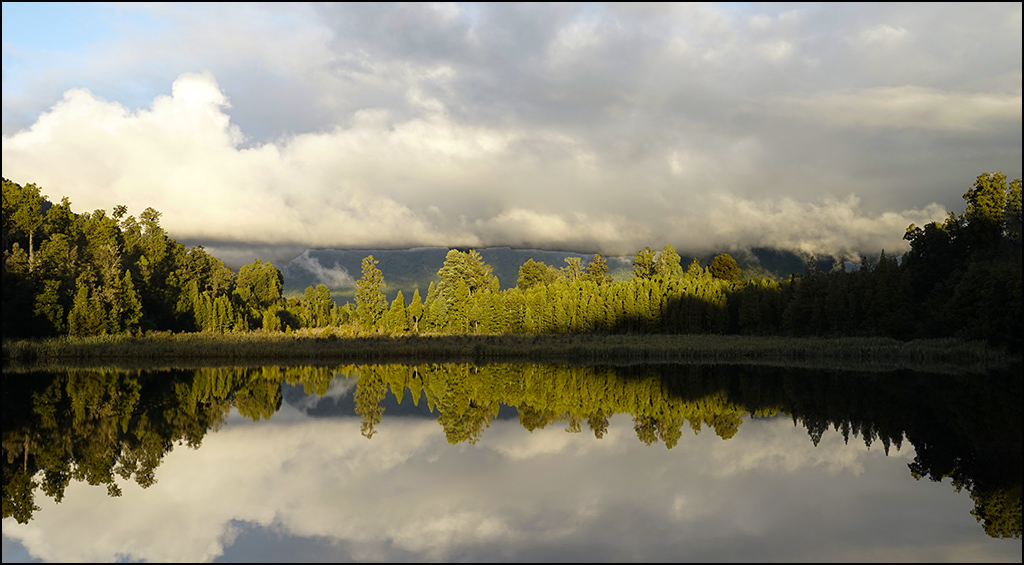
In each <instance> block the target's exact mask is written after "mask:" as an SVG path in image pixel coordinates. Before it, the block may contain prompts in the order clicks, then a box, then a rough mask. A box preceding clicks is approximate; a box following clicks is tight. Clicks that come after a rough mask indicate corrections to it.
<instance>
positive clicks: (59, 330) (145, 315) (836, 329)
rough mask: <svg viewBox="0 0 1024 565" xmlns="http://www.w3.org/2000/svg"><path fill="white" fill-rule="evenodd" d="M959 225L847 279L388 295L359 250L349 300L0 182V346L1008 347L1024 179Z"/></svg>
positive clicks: (813, 272) (639, 262) (550, 285)
mask: <svg viewBox="0 0 1024 565" xmlns="http://www.w3.org/2000/svg"><path fill="white" fill-rule="evenodd" d="M963 198H964V200H965V203H966V206H965V209H964V210H963V211H962V212H961V213H960V214H955V213H953V212H950V213H949V215H948V217H947V218H946V219H945V220H944V221H942V222H933V223H930V224H928V225H926V226H923V227H918V226H914V225H910V226H909V227H908V228H907V231H906V233H905V235H904V236H903V237H904V239H905V240H906V241H907V242H908V243H909V251H907V252H906V253H905V254H903V255H901V256H896V255H891V254H888V255H887V254H886V253H885V252H882V253H881V254H880V255H879V256H878V257H864V258H862V259H861V261H860V264H859V265H858V266H857V268H854V269H847V268H846V266H845V264H844V263H842V262H837V263H836V264H835V265H834V267H833V268H832V269H831V270H828V271H825V270H822V269H820V268H819V267H818V263H817V261H816V260H814V258H811V259H810V260H809V261H808V263H807V268H806V269H805V270H804V272H802V273H793V274H791V275H789V276H787V277H785V278H782V279H779V280H776V279H773V278H767V277H763V276H755V277H745V276H744V275H743V272H742V271H741V269H740V268H739V266H738V265H737V263H736V261H735V260H734V259H733V258H732V257H731V256H729V255H728V254H727V253H722V254H719V255H718V256H716V257H715V258H714V260H713V261H711V262H710V264H708V265H702V264H701V263H700V262H699V261H698V260H697V259H693V260H691V261H689V262H688V263H685V266H684V261H683V258H682V257H680V255H679V254H678V253H677V252H676V250H675V248H673V247H672V246H671V245H668V244H666V245H664V246H663V247H661V248H660V249H659V248H652V247H644V248H643V249H641V250H639V251H638V252H637V253H636V256H635V258H634V259H633V262H632V272H631V274H630V276H629V277H628V278H626V279H625V280H617V279H613V278H612V277H611V276H610V275H609V273H608V265H607V262H606V261H605V260H604V258H603V257H601V256H600V255H596V256H595V257H594V258H593V260H592V261H591V262H590V263H589V264H586V265H584V264H583V263H582V261H581V260H580V259H579V258H573V257H570V258H568V259H566V261H565V265H547V264H545V263H542V262H535V261H533V260H529V261H527V262H525V263H524V264H523V265H522V266H521V267H520V269H519V278H518V282H517V284H516V286H515V287H514V288H506V289H500V288H499V285H498V281H497V278H496V277H495V276H494V274H493V271H492V269H491V267H490V266H489V265H487V264H486V262H485V261H484V260H483V259H482V257H481V256H480V254H479V253H478V252H477V251H476V250H469V251H460V250H457V249H452V250H450V251H448V253H447V256H446V258H445V260H444V263H443V265H441V266H440V268H439V270H438V271H437V282H436V283H431V284H430V286H429V288H427V289H426V291H425V294H423V295H421V293H420V291H419V290H418V289H417V290H415V291H414V292H413V295H412V296H411V297H409V298H408V299H406V297H404V296H403V295H402V293H401V292H399V293H398V295H397V296H396V297H395V299H394V300H392V301H390V302H389V301H388V299H387V297H386V296H385V293H384V290H385V289H386V285H387V282H386V281H385V280H384V277H383V274H382V273H381V271H380V269H378V268H377V261H376V260H375V259H374V258H373V256H372V255H369V256H367V257H366V258H365V259H364V260H363V262H362V273H361V277H360V278H359V280H358V281H356V292H355V296H354V303H353V302H347V303H345V304H340V305H339V304H336V303H335V301H334V300H332V298H331V293H330V291H329V289H328V288H327V287H326V286H324V285H316V286H309V287H307V288H306V289H305V292H304V293H303V294H302V295H299V296H285V295H284V292H283V282H284V280H283V275H282V273H281V271H280V270H279V269H278V268H276V267H275V266H274V265H273V264H272V263H271V262H263V261H260V260H255V261H253V262H252V263H249V264H246V265H243V266H242V267H240V268H239V269H238V270H237V272H236V271H234V270H233V269H231V268H230V267H228V266H227V265H225V263H224V262H223V261H221V260H220V259H218V258H216V257H214V256H212V255H211V254H209V253H208V252H207V251H206V250H205V249H204V248H203V247H202V246H199V245H197V246H194V247H191V248H187V247H186V246H184V245H182V244H180V243H178V242H177V241H175V240H174V238H172V237H171V236H170V235H169V234H168V233H167V232H166V231H165V230H164V229H163V228H162V227H161V226H160V216H161V214H160V212H158V211H156V210H154V209H152V208H147V209H146V210H144V211H143V212H142V213H141V214H140V215H139V217H138V218H136V217H134V216H131V215H129V214H128V210H127V208H126V207H125V206H116V207H115V208H114V209H113V211H112V212H111V213H110V214H109V215H108V213H107V212H106V211H104V210H96V211H93V212H84V213H80V212H75V211H73V210H72V207H71V203H70V202H69V201H68V199H67V198H64V199H62V200H61V202H60V203H53V202H51V201H50V200H49V199H48V198H47V197H46V196H45V195H44V194H42V190H41V188H40V187H38V186H36V185H34V184H31V183H30V184H26V185H19V184H17V183H14V182H12V181H9V180H7V179H4V180H3V250H4V261H3V296H2V305H3V335H4V339H5V340H7V339H13V338H37V337H53V336H71V337H80V336H91V335H104V334H108V335H121V334H130V335H145V334H146V333H148V332H175V333H177V332H221V333H231V332H251V331H267V332H296V331H305V332H308V333H310V334H311V335H338V336H360V335H409V334H423V335H444V334H447V335H453V334H454V335H462V334H489V335H498V334H551V333H577V334H579V333H601V334H737V335H775V336H827V337H844V336H884V337H892V338H896V339H900V340H909V339H917V338H939V337H955V338H960V339H965V340H981V341H985V342H987V343H990V344H992V345H994V346H997V347H1001V348H1006V349H1008V350H1010V351H1013V352H1017V353H1019V352H1020V351H1021V341H1022V340H1021V294H1022V289H1021V271H1022V269H1021V267H1022V265H1021V181H1020V179H1014V180H1012V181H1010V180H1008V179H1007V177H1006V176H1005V175H1003V174H1002V173H998V172H997V173H983V174H981V175H979V176H978V177H977V178H976V180H975V181H974V183H973V185H971V186H970V187H968V188H967V190H966V192H965V193H964V195H963Z"/></svg>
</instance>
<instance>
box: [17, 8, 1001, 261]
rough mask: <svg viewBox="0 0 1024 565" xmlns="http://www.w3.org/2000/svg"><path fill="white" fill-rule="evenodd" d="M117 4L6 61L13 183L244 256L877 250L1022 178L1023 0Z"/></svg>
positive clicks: (895, 246) (892, 246)
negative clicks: (125, 15) (991, 0)
mask: <svg viewBox="0 0 1024 565" xmlns="http://www.w3.org/2000/svg"><path fill="white" fill-rule="evenodd" d="M126 10H128V11H129V12H132V11H135V12H139V13H142V14H144V15H146V17H148V18H153V19H156V20H157V21H158V22H159V25H156V26H152V27H153V29H148V28H147V29H145V30H142V29H140V30H139V31H138V32H134V33H125V34H124V35H122V36H120V37H117V38H116V39H113V40H110V41H108V42H105V43H102V44H95V45H85V46H83V47H82V49H81V50H80V51H81V53H84V54H87V55H89V56H85V55H81V56H76V57H75V58H74V59H73V60H72V59H67V60H64V59H61V62H62V64H63V65H65V66H64V67H60V68H59V69H58V67H55V66H46V65H43V64H42V63H43V61H35V62H36V63H39V64H38V65H34V68H37V67H38V68H40V69H42V70H39V71H38V72H37V73H35V74H33V75H27V74H25V73H23V72H22V71H20V70H19V67H18V66H12V67H11V69H10V70H8V65H7V63H6V61H7V59H5V79H4V80H5V82H4V92H5V94H4V137H3V168H4V176H5V177H6V178H10V179H12V180H14V181H16V182H23V183H25V182H35V183H37V184H39V185H41V186H42V187H43V190H44V192H45V193H47V194H49V195H50V196H51V198H54V199H59V198H60V197H61V196H65V195H66V196H68V197H69V198H70V199H71V201H72V203H73V205H74V206H75V207H76V209H84V210H91V209H94V208H104V209H110V208H112V207H113V206H115V205H118V204H126V205H128V206H129V209H130V210H132V211H133V212H135V213H137V212H139V211H141V210H142V209H144V208H145V207H148V206H152V207H154V208H156V209H158V210H160V211H161V212H163V222H164V224H165V227H167V228H168V229H169V230H170V231H171V233H172V235H174V236H175V237H176V238H178V239H179V240H182V241H188V242H191V243H203V244H204V245H206V246H207V247H208V248H209V249H211V250H212V251H216V252H220V253H225V254H232V253H233V254H234V255H233V256H237V257H239V258H242V257H243V256H245V255H246V254H248V255H250V256H252V257H250V258H255V257H258V255H256V253H257V252H259V253H263V252H264V251H266V250H270V249H274V248H276V249H278V250H281V251H280V252H281V253H285V252H287V253H290V254H291V255H287V256H275V257H266V256H264V257H261V258H264V259H267V258H272V259H275V260H287V259H291V258H292V257H294V256H295V255H298V254H299V253H301V252H302V250H303V249H307V248H324V247H338V248H375V247H387V248H400V247H412V246H459V247H486V246H498V245H510V246H516V247H519V246H529V247H545V248H564V249H567V250H571V251H579V252H594V251H600V252H602V253H604V254H606V255H615V254H631V253H635V251H636V250H637V249H639V248H641V247H643V246H644V245H653V246H660V245H662V244H663V243H671V244H672V245H674V246H676V247H677V248H679V249H686V250H691V251H693V252H704V251H714V250H716V248H718V249H721V248H728V249H736V248H745V247H752V246H761V245H764V244H765V243H766V242H772V243H773V244H778V245H786V246H788V248H789V249H791V250H800V251H804V252H808V253H812V252H813V253H818V254H822V253H827V252H832V251H833V250H836V249H839V250H841V251H843V250H849V251H850V252H851V253H852V252H861V253H866V254H874V253H877V252H878V251H880V250H881V249H883V248H884V249H886V250H890V249H891V250H898V249H900V248H901V246H902V245H903V243H902V239H901V238H902V234H903V229H904V228H905V227H906V225H901V224H909V223H911V222H914V223H918V224H920V223H923V222H922V221H921V220H922V219H924V220H929V219H941V218H942V217H943V216H944V215H945V212H946V211H947V210H953V211H955V210H958V209H960V207H961V206H962V202H961V200H960V195H961V194H962V193H963V192H964V189H965V188H966V186H968V185H969V184H970V182H971V181H972V180H973V179H974V178H975V177H976V176H977V175H978V174H980V173H981V172H985V171H994V170H1000V171H1003V172H1004V173H1006V174H1008V175H1009V176H1010V177H1011V178H1015V177H1017V176H1020V170H1021V165H1020V162H1021V126H1020V124H1021V110H1020V108H1021V85H1020V78H1021V56H1020V49H1019V45H1020V41H1021V32H1020V10H1019V7H1016V6H1009V7H1007V6H1000V5H986V6H981V7H977V6H967V5H955V4H953V5H937V6H930V7H927V8H918V7H916V6H908V5H904V6H895V5H894V6H890V5H887V4H879V5H859V6H853V5H835V6H829V7H827V8H824V7H813V6H798V7H797V8H795V9H787V10H785V11H780V10H779V9H778V8H776V7H774V6H771V5H742V6H741V5H732V6H730V5H672V6H656V5H645V6H636V5H619V4H608V5H604V4H588V5H568V4H557V5H549V6H526V5H505V4H470V5H448V4H443V5H436V6H434V5H430V6H427V5H423V6H420V5H415V4H411V5H407V4H396V5H390V4H373V5H370V4H362V5H360V4H354V5H352V4H340V5H315V6H312V7H307V8H302V9H295V10H293V9H288V11H287V12H282V10H283V8H281V7H278V6H275V5H269V4H263V5H253V6H249V7H247V8H246V9H244V10H243V11H242V12H238V11H237V9H235V8H228V7H225V6H220V7H200V6H197V7H190V8H189V9H188V10H187V11H186V10H179V9H177V8H176V7H174V6H164V7H161V8H160V9H154V8H147V7H145V6H141V7H131V8H126ZM1008 11H1009V12H1008ZM987 21H994V22H1000V24H999V25H1000V26H1002V27H1000V30H1001V31H1000V32H999V33H988V32H984V33H982V32H979V31H978V30H985V29H988V27H987V26H985V25H980V23H981V22H987ZM214 28H216V29H217V30H219V31H218V32H217V33H211V32H210V30H211V29H214ZM183 37H185V38H188V41H182V39H181V38H183ZM255 38H259V39H258V40H256V39H255ZM267 38H270V40H267ZM15 41H16V40H15V39H12V40H11V41H10V42H8V38H7V37H6V36H5V42H7V43H5V56H7V55H8V54H11V53H15V51H14V50H13V49H11V48H10V47H9V46H10V45H14V42H15ZM256 43H258V44H259V45H256ZM271 45H272V46H273V47H272V48H271V47H270V46H271ZM175 46H178V47H175ZM18 53H19V54H20V53H21V51H18ZM116 53H129V54H132V55H130V56H123V57H117V56H114V55H115V54H116ZM143 54H148V55H146V56H143ZM157 54H158V55H157ZM20 56H21V55H19V57H20ZM14 60H15V61H21V59H18V58H14ZM69 61H71V62H69ZM154 62H159V64H154ZM55 69H57V70H55ZM201 69H209V70H208V71H203V72H197V71H200V70H201ZM43 75H45V76H47V77H49V79H48V80H46V81H43V80H42V79H40V78H33V77H41V76H43ZM123 76H133V77H139V78H138V79H136V80H137V88H133V89H131V91H130V93H125V92H124V91H123V89H119V88H118V85H121V84H123V78H122V77H123ZM58 77H60V80H57V78H58ZM62 81H63V82H62ZM69 81H70V82H69ZM58 84H66V87H65V88H63V90H62V91H54V90H53V89H54V88H56V86H55V85H58ZM168 85H171V88H170V92H169V93H168V92H167V91H166V89H167V87H168ZM8 92H10V93H11V94H8ZM144 95H148V97H145V96H144ZM53 100H57V101H56V103H54V102H53ZM40 101H45V102H44V105H42V106H40V103H41V102H40ZM26 115H30V116H33V117H32V118H31V119H29V120H23V119H22V117H23V116H26ZM721 206H725V207H726V210H734V211H736V214H735V215H732V217H730V216H731V215H730V214H729V213H723V212H722V211H721V210H720V209H719V208H717V207H721ZM940 209H941V210H940ZM756 211H760V213H755V212H756ZM832 213H835V214H838V216H836V219H837V220H839V221H838V223H837V224H836V225H835V226H834V227H833V228H832V229H831V230H830V229H827V228H826V225H825V224H824V223H822V222H821V221H820V217H822V216H827V215H829V214H832ZM740 214H749V218H748V217H743V218H742V220H741V219H740ZM766 218H768V219H770V220H766ZM741 221H745V222H748V223H746V224H741ZM893 226H895V227H896V229H894V230H893V231H891V232H889V233H888V235H886V234H885V232H886V230H889V229H890V228H892V227H893Z"/></svg>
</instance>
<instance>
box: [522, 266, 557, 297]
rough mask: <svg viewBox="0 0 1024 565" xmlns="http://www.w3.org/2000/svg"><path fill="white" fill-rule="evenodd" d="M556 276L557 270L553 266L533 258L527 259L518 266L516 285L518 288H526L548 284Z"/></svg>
mask: <svg viewBox="0 0 1024 565" xmlns="http://www.w3.org/2000/svg"><path fill="white" fill-rule="evenodd" d="M555 278H557V271H555V269H554V267H549V266H548V265H546V264H544V263H542V262H540V261H534V260H533V259H527V260H526V262H525V263H523V264H522V265H521V266H520V267H519V278H518V279H517V281H516V287H517V288H519V289H520V290H528V289H530V288H533V287H535V286H537V285H544V284H550V283H552V282H554V280H555Z"/></svg>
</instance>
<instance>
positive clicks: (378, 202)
mask: <svg viewBox="0 0 1024 565" xmlns="http://www.w3.org/2000/svg"><path fill="white" fill-rule="evenodd" d="M426 105H427V106H429V104H426ZM228 107H229V101H228V99H227V97H226V96H225V95H224V93H223V92H222V91H221V90H220V89H219V87H218V85H217V83H216V81H215V79H214V77H213V76H212V75H211V74H209V73H201V74H186V75H182V77H180V78H179V79H178V80H177V81H175V84H174V87H173V88H172V93H171V95H170V96H162V97H159V98H157V99H156V100H154V102H153V104H152V106H151V107H150V108H148V109H143V110H138V111H130V110H128V109H126V108H124V107H123V106H121V105H119V104H117V103H115V102H108V101H104V100H101V99H99V98H97V97H95V96H94V95H92V94H90V93H89V92H87V91H84V90H75V91H70V92H68V93H67V94H66V95H65V97H64V98H63V100H62V101H61V102H59V103H58V104H57V105H55V106H54V107H53V108H52V109H51V110H50V111H49V112H47V113H46V114H44V115H43V116H41V117H40V119H39V120H38V121H37V122H36V123H35V124H34V125H33V127H31V128H30V129H28V130H25V131H23V132H19V133H17V134H15V135H12V136H6V137H4V143H3V161H4V168H5V171H4V174H5V176H8V177H9V178H13V179H16V180H17V179H32V182H36V183H38V184H40V185H41V186H43V188H44V192H46V193H47V194H50V196H51V197H53V198H55V199H56V198H58V197H59V196H64V195H67V196H69V197H70V199H71V201H72V203H73V205H74V206H75V207H76V209H79V210H83V209H84V210H91V209H94V208H104V209H109V208H111V207H112V206H113V205H114V204H126V205H127V206H128V207H129V209H130V210H131V211H134V212H136V213H137V212H138V211H141V210H142V209H144V208H145V207H149V206H152V207H154V208H156V209H158V210H160V211H161V212H163V221H164V227H165V228H167V229H168V230H169V231H170V233H172V234H173V235H174V236H175V237H177V238H180V239H183V240H189V241H204V240H212V241H213V242H215V243H214V244H213V245H210V246H209V247H211V249H216V248H218V247H224V246H228V244H229V242H231V241H236V242H238V243H240V244H249V245H252V244H256V245H290V246H291V247H301V246H305V247H309V248H312V247H317V248H325V247H338V248H373V247H391V248H394V247H413V246H476V247H487V246H497V245H511V246H514V247H548V248H552V247H560V248H567V249H581V250H595V251H601V252H604V253H606V254H629V253H633V252H635V251H636V250H637V249H639V248H640V247H642V246H644V245H660V244H661V243H662V242H671V243H673V244H674V245H677V246H678V247H681V248H685V249H693V250H695V251H704V250H712V249H714V248H716V247H718V248H743V247H748V246H754V245H761V246H763V245H766V244H769V245H778V246H780V247H784V248H787V249H793V250H799V251H803V252H808V253H818V254H823V253H829V252H833V251H834V250H837V249H838V250H840V251H841V252H844V253H847V252H848V253H855V252H858V251H863V250H872V249H880V248H886V249H897V248H901V247H902V245H903V244H902V240H901V237H902V233H903V229H904V228H905V227H906V225H908V224H910V223H917V224H919V225H920V224H923V223H926V222H927V221H929V220H933V219H940V218H941V217H943V216H944V215H945V211H944V210H942V209H941V208H940V207H938V206H937V205H931V206H929V207H926V208H924V209H920V210H909V211H907V212H887V213H885V214H882V215H879V216H875V217H872V216H868V215H865V214H863V213H860V211H859V210H858V200H857V198H856V197H852V196H851V197H848V198H846V199H844V200H836V199H830V198H826V199H823V200H820V201H817V202H800V201H796V200H793V199H789V198H782V199H778V198H759V199H752V198H749V197H745V196H743V195H741V194H732V193H725V192H722V191H723V190H724V189H725V188H727V187H728V186H729V183H728V182H724V183H723V184H722V185H720V186H716V185H711V186H708V185H707V184H706V183H709V182H712V183H713V182H716V181H715V180H714V179H715V178H716V177H717V178H718V179H719V180H718V181H717V182H722V179H725V180H726V181H727V180H728V179H729V177H730V176H731V175H734V174H736V173H737V172H738V171H742V169H743V168H744V165H743V163H744V162H747V163H751V164H752V163H755V162H757V161H758V160H760V159H763V158H764V147H763V146H762V145H761V144H760V143H758V142H756V141H740V142H737V143H733V144H732V147H730V148H728V150H726V151H723V152H718V153H701V152H693V151H688V150H687V148H686V147H685V146H682V147H680V148H678V149H676V150H673V151H672V152H671V153H670V154H669V155H668V157H667V158H661V159H658V158H657V156H655V155H652V156H650V158H644V159H640V160H633V162H628V161H627V162H618V163H607V162H605V158H604V157H602V156H601V155H600V153H599V152H598V151H599V150H597V149H595V148H594V147H593V145H592V144H590V143H588V142H587V140H585V139H581V138H578V137H574V136H571V135H568V134H566V133H556V132H547V131H543V130H541V131H537V130H524V129H521V128H516V127H508V128H493V127H483V126H472V125H467V124H463V123H459V122H457V121H456V120H454V119H453V118H452V117H451V116H450V115H448V114H447V113H446V112H445V111H444V110H443V108H442V109H441V110H437V111H432V112H431V113H428V114H426V115H425V116H423V117H419V118H413V119H407V120H404V121H401V120H396V119H394V117H393V116H392V115H391V114H390V113H389V112H388V111H387V110H383V109H381V110H364V111H360V112H358V113H357V114H356V115H355V116H354V117H353V121H352V124H351V125H350V126H349V127H335V128H332V129H330V130H328V131H324V132H313V133H307V134H299V135H294V136H291V137H289V138H286V139H283V140H281V141H278V142H267V143H262V144H255V145H249V146H245V145H244V143H245V137H244V135H243V132H241V131H240V129H239V128H238V127H236V126H235V125H233V124H232V123H231V121H230V119H229V118H228V116H227V115H226V114H225V113H224V110H225V109H226V108H228ZM1018 111H1019V109H1018ZM540 148H543V150H542V151H541V150H540ZM695 185H696V186H701V189H700V190H698V191H693V190H690V189H689V188H688V187H689V186H695ZM54 189H56V190H54ZM727 194H728V195H727ZM308 266H309V267H310V270H311V272H315V273H317V274H318V276H320V277H323V278H322V280H323V282H325V284H326V283H327V282H328V281H330V284H335V285H344V284H348V282H347V279H345V275H344V274H342V273H337V272H331V271H330V269H327V268H325V267H324V266H322V265H312V264H310V265H308ZM329 286H330V285H329Z"/></svg>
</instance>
